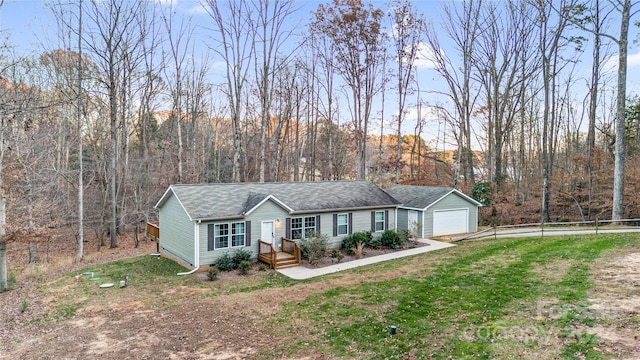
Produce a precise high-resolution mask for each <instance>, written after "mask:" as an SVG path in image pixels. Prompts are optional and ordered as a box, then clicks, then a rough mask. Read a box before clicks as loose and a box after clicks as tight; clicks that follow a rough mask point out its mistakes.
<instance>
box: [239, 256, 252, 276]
mask: <svg viewBox="0 0 640 360" xmlns="http://www.w3.org/2000/svg"><path fill="white" fill-rule="evenodd" d="M252 264H253V263H252V262H251V261H250V260H242V261H240V264H238V274H240V275H246V274H247V273H248V272H249V270H251V265H252Z"/></svg>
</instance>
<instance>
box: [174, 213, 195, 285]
mask: <svg viewBox="0 0 640 360" xmlns="http://www.w3.org/2000/svg"><path fill="white" fill-rule="evenodd" d="M193 231H194V236H193V243H194V244H193V253H194V256H195V258H194V261H193V264H194V265H195V268H193V270H191V271H185V272H179V273H178V275H191V274H193V273H194V272H196V271H198V269H199V268H200V220H198V221H194V223H193Z"/></svg>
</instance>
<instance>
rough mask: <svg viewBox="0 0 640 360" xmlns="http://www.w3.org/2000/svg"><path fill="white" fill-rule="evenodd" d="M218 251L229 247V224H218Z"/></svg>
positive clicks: (216, 235)
mask: <svg viewBox="0 0 640 360" xmlns="http://www.w3.org/2000/svg"><path fill="white" fill-rule="evenodd" d="M215 244H216V249H221V248H228V247H229V224H216V232H215Z"/></svg>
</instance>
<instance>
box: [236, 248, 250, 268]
mask: <svg viewBox="0 0 640 360" xmlns="http://www.w3.org/2000/svg"><path fill="white" fill-rule="evenodd" d="M250 260H251V253H250V252H249V251H248V250H245V249H238V250H236V251H235V252H234V253H233V268H234V269H237V268H238V267H240V263H242V262H243V261H250Z"/></svg>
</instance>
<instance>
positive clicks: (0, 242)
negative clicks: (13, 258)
mask: <svg viewBox="0 0 640 360" xmlns="http://www.w3.org/2000/svg"><path fill="white" fill-rule="evenodd" d="M6 205H7V199H6V198H5V197H4V196H0V291H4V290H7V242H6V241H5V240H4V239H3V238H4V236H5V234H6V229H5V225H6V223H7V206H6Z"/></svg>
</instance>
